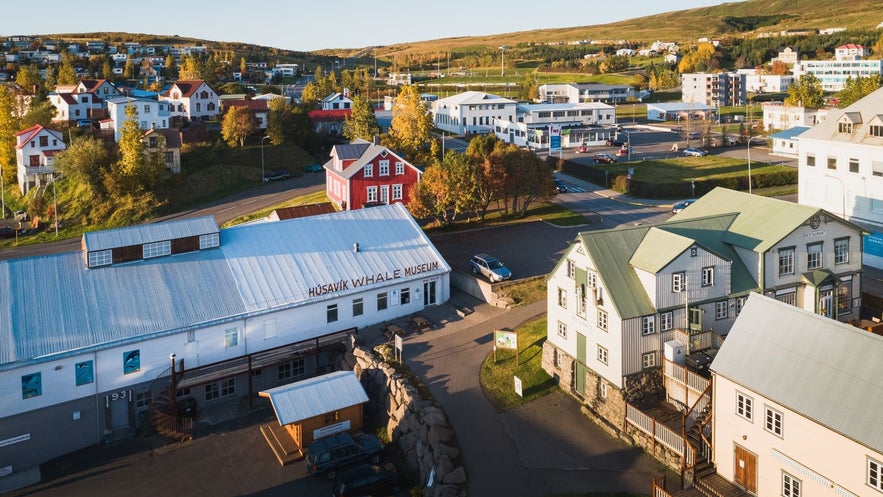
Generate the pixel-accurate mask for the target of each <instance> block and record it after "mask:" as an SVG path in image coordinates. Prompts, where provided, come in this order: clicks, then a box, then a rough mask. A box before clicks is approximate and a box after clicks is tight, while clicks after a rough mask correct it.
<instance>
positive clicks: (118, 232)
mask: <svg viewBox="0 0 883 497" xmlns="http://www.w3.org/2000/svg"><path fill="white" fill-rule="evenodd" d="M218 231H219V230H218V225H217V223H215V218H214V216H202V217H191V218H186V219H177V220H174V221H166V222H162V223H153V224H141V225H138V226H130V227H127V228H118V229H112V230H106V231H94V232H91V233H84V234H83V246H84V247H85V248H86V251H88V252H94V251H96V250H107V249H112V248H117V247H128V246H131V245H143V244H145V243H152V242H161V241H165V240H174V239H176V238H184V237H188V236H195V235H207V234H210V233H217V232H218Z"/></svg>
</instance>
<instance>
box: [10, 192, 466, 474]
mask: <svg viewBox="0 0 883 497" xmlns="http://www.w3.org/2000/svg"><path fill="white" fill-rule="evenodd" d="M449 273H450V267H449V266H448V264H447V263H446V262H445V261H444V259H443V258H442V257H441V255H440V254H439V253H438V251H437V250H436V249H435V247H434V246H433V245H432V243H431V242H430V241H429V239H428V238H427V237H426V235H425V234H424V233H423V231H422V230H421V229H420V227H419V226H418V225H417V223H416V222H415V220H414V219H413V218H412V217H411V215H410V214H409V213H408V211H407V210H406V209H405V208H404V206H402V205H401V204H394V205H388V206H381V207H377V208H374V209H363V210H355V211H345V212H335V213H332V214H322V215H317V216H310V217H303V218H297V219H291V220H285V221H275V222H264V223H254V224H248V225H240V226H235V227H231V228H226V229H219V228H218V227H217V225H216V224H215V222H214V219H213V218H211V217H198V218H186V219H179V220H175V221H168V222H161V223H153V224H146V225H141V226H134V227H129V228H122V229H114V230H107V231H100V232H92V233H87V234H86V235H84V236H83V239H82V249H81V250H79V251H75V252H67V253H62V254H55V255H47V256H37V257H28V258H21V259H10V260H5V261H0V288H2V289H3V291H2V292H0V468H9V467H11V471H13V472H19V471H26V470H29V469H30V468H35V467H36V466H37V465H39V464H41V463H42V462H45V461H47V460H49V459H51V458H53V457H57V456H59V455H61V454H64V453H67V452H71V451H74V450H77V449H80V448H83V447H85V446H88V445H93V444H97V443H100V442H102V441H106V440H113V439H116V438H118V437H120V436H125V435H128V434H132V433H134V431H135V429H136V428H138V427H139V426H141V424H142V423H144V422H145V421H146V420H147V419H150V420H151V421H152V422H153V424H154V426H156V427H161V426H165V425H164V424H163V423H164V422H167V421H168V420H169V418H174V417H175V416H176V412H175V411H174V410H173V409H172V407H171V406H172V405H175V406H176V407H177V405H178V404H177V403H176V402H172V399H178V401H179V402H180V401H184V400H187V401H188V402H189V404H188V405H190V406H193V405H195V406H196V410H197V412H199V409H201V408H202V407H203V406H206V405H211V404H214V403H219V402H225V401H229V400H231V399H240V398H248V399H252V398H256V396H257V392H258V391H260V390H265V389H271V388H273V387H276V386H279V385H282V384H286V383H290V382H292V381H296V380H300V379H305V378H309V377H311V376H313V375H315V374H317V373H318V374H321V373H325V372H329V371H332V370H333V369H334V366H333V365H334V364H337V363H338V361H337V359H338V358H339V355H340V354H341V353H342V351H343V343H345V342H346V341H347V340H348V339H349V337H351V335H352V334H354V333H357V332H358V330H359V328H362V327H365V326H369V325H373V324H377V323H380V322H383V321H388V320H392V319H396V318H399V317H403V316H408V315H410V314H413V313H416V312H419V311H421V310H422V309H424V308H425V307H427V306H432V305H436V304H440V303H442V302H445V301H446V300H447V299H448V297H449ZM173 372H174V374H172V373H173ZM188 399H189V400H188ZM173 421H174V420H173ZM173 426H180V425H178V424H173ZM178 429H182V428H178Z"/></svg>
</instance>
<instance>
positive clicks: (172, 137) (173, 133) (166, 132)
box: [144, 128, 181, 149]
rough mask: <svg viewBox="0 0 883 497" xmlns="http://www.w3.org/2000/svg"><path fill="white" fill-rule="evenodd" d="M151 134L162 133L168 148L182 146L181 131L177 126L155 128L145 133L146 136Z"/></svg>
mask: <svg viewBox="0 0 883 497" xmlns="http://www.w3.org/2000/svg"><path fill="white" fill-rule="evenodd" d="M150 135H162V137H163V138H165V139H166V144H165V146H166V149H174V148H181V132H180V131H179V130H178V129H177V128H161V129H157V128H153V129H149V130H147V131H146V132H145V133H144V138H148V137H149V136H150Z"/></svg>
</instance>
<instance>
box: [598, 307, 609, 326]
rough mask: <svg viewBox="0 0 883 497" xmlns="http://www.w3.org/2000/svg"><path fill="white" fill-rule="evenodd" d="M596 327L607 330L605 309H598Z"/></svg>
mask: <svg viewBox="0 0 883 497" xmlns="http://www.w3.org/2000/svg"><path fill="white" fill-rule="evenodd" d="M598 328H599V329H601V330H603V331H607V311H605V310H603V309H598Z"/></svg>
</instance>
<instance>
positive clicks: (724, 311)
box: [714, 300, 730, 321]
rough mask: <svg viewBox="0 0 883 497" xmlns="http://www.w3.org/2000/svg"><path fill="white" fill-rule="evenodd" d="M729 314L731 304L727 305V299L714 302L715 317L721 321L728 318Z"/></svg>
mask: <svg viewBox="0 0 883 497" xmlns="http://www.w3.org/2000/svg"><path fill="white" fill-rule="evenodd" d="M729 315H730V313H729V306H728V305H727V301H726V300H721V301H719V302H715V303H714V319H717V320H718V321H720V320H721V319H727V317H729Z"/></svg>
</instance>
